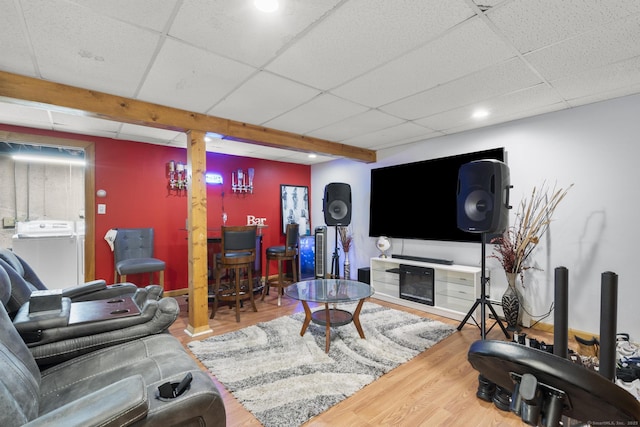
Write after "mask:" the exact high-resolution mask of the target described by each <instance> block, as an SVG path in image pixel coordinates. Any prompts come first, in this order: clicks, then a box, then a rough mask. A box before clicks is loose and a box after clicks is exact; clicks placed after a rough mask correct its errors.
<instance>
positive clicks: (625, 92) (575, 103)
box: [567, 84, 640, 107]
mask: <svg viewBox="0 0 640 427" xmlns="http://www.w3.org/2000/svg"><path fill="white" fill-rule="evenodd" d="M638 93H640V84H635V85H631V86H625V87H624V88H618V89H612V90H609V91H606V92H600V93H598V94H593V95H585V96H582V97H580V98H574V99H571V100H569V101H567V103H568V104H569V105H570V106H571V107H579V106H581V105H586V104H592V103H594V102H600V101H606V100H609V99H614V98H620V97H624V96H633V95H634V94H638Z"/></svg>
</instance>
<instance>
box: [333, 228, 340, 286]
mask: <svg viewBox="0 0 640 427" xmlns="http://www.w3.org/2000/svg"><path fill="white" fill-rule="evenodd" d="M335 242H336V246H335V249H334V250H333V256H332V257H331V277H333V278H335V279H339V278H340V254H338V226H337V225H336V240H335Z"/></svg>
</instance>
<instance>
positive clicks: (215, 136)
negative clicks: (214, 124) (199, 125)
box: [204, 132, 224, 142]
mask: <svg viewBox="0 0 640 427" xmlns="http://www.w3.org/2000/svg"><path fill="white" fill-rule="evenodd" d="M222 138H224V135H222V134H219V133H215V132H207V133H206V135H205V136H204V140H205V141H206V142H211V141H213V140H214V139H222Z"/></svg>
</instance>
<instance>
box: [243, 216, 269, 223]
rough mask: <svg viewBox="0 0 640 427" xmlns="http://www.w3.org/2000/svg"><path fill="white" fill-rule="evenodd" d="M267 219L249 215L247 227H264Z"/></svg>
mask: <svg viewBox="0 0 640 427" xmlns="http://www.w3.org/2000/svg"><path fill="white" fill-rule="evenodd" d="M265 222H267V218H256V217H255V216H254V215H247V225H264V223H265Z"/></svg>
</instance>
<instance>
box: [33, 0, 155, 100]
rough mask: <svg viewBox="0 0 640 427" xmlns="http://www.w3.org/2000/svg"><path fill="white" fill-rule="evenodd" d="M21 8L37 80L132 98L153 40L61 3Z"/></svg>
mask: <svg viewBox="0 0 640 427" xmlns="http://www.w3.org/2000/svg"><path fill="white" fill-rule="evenodd" d="M21 4H22V5H23V8H24V15H25V18H26V22H27V27H28V30H29V35H30V38H31V41H32V43H33V46H34V51H35V54H36V55H37V58H38V67H39V69H40V72H41V75H42V77H43V78H45V79H48V80H52V81H55V82H59V83H66V84H70V85H73V86H77V87H82V88H87V89H93V90H97V91H102V92H107V93H110V94H114V95H123V96H128V97H133V96H134V94H135V92H136V89H137V86H138V85H139V83H140V81H141V80H142V77H143V75H144V72H145V70H146V68H147V64H148V63H149V61H150V59H151V58H152V55H153V52H154V50H155V47H156V45H157V44H158V40H159V34H157V33H153V32H150V31H147V30H142V29H140V28H138V27H134V26H132V25H127V24H124V23H122V22H120V21H116V20H114V19H112V18H107V17H105V16H103V15H99V14H97V13H95V12H93V11H91V10H89V9H86V8H83V7H79V6H76V5H73V4H69V3H66V2H64V1H61V0H50V1H46V2H33V1H30V2H22V3H21Z"/></svg>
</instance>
